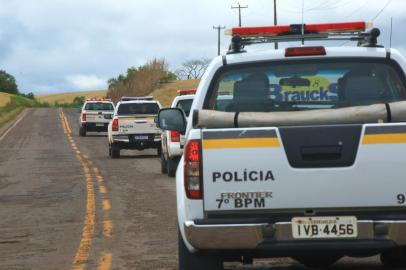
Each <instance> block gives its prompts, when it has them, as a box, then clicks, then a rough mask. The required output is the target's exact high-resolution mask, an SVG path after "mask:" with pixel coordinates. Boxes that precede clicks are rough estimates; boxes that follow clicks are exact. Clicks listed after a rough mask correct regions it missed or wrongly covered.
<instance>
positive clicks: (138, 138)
mask: <svg viewBox="0 0 406 270" xmlns="http://www.w3.org/2000/svg"><path fill="white" fill-rule="evenodd" d="M134 140H148V136H134Z"/></svg>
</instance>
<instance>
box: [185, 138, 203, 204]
mask: <svg viewBox="0 0 406 270" xmlns="http://www.w3.org/2000/svg"><path fill="white" fill-rule="evenodd" d="M200 162H201V146H200V141H199V140H190V141H188V142H187V143H186V145H185V155H184V174H185V175H184V181H185V191H186V196H187V197H188V198H189V199H193V200H198V199H202V198H203V190H202V188H203V187H202V178H201V177H202V174H201V171H200V168H201V167H200Z"/></svg>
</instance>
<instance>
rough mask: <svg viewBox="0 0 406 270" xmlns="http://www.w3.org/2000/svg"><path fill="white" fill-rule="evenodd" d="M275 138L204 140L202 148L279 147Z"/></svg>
mask: <svg viewBox="0 0 406 270" xmlns="http://www.w3.org/2000/svg"><path fill="white" fill-rule="evenodd" d="M279 146H280V144H279V140H278V139H277V138H243V139H215V140H204V141H203V148H204V149H223V148H262V147H279Z"/></svg>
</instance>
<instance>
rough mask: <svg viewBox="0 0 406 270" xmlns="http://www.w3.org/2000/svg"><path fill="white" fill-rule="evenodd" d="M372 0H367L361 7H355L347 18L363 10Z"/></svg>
mask: <svg viewBox="0 0 406 270" xmlns="http://www.w3.org/2000/svg"><path fill="white" fill-rule="evenodd" d="M369 1H370V0H365V2H364V4H362V5H361V6H360V7H359V8H357V9H355V10H354V11H353V12H351V13H350V14H349V15H348V16H346V17H345V19H348V18H351V17H352V16H354V15H355V14H357V13H358V12H359V11H360V10H362V9H363V8H364V7H365V6H366V5H367V4H369Z"/></svg>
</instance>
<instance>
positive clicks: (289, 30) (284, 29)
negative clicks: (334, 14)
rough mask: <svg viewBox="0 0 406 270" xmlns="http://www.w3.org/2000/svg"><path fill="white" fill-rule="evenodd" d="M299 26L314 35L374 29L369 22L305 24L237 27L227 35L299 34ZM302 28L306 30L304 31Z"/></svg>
mask: <svg viewBox="0 0 406 270" xmlns="http://www.w3.org/2000/svg"><path fill="white" fill-rule="evenodd" d="M298 26H300V29H299V30H300V31H301V30H303V31H304V32H305V33H312V34H328V33H331V34H338V33H356V32H364V31H365V30H366V29H368V28H372V23H369V22H342V23H323V24H305V25H277V26H260V27H236V28H232V29H227V30H226V32H225V34H226V35H231V36H237V35H238V36H241V37H272V36H280V35H291V34H297V32H298ZM302 27H303V28H304V29H302Z"/></svg>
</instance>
